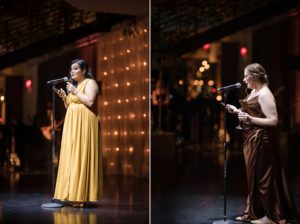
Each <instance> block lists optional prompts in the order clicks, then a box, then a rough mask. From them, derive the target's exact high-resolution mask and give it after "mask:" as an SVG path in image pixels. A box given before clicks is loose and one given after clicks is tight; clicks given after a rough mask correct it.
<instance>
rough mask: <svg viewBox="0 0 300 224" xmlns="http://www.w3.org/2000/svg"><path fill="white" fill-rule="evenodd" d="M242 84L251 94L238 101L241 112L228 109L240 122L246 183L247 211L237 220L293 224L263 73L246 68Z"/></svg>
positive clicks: (256, 67) (272, 104)
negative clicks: (289, 223)
mask: <svg viewBox="0 0 300 224" xmlns="http://www.w3.org/2000/svg"><path fill="white" fill-rule="evenodd" d="M243 81H244V82H245V83H246V85H247V88H249V89H252V91H251V93H250V94H249V95H248V96H247V97H246V98H245V99H244V100H240V103H241V109H237V108H236V107H235V106H233V105H229V104H228V105H227V110H228V111H229V113H235V114H238V118H239V120H240V121H241V122H242V126H243V140H244V144H243V153H244V158H245V162H246V172H247V183H248V198H247V207H246V210H245V213H244V214H243V215H241V216H238V217H237V218H236V220H239V221H251V223H256V224H267V223H268V224H273V223H280V224H281V223H286V221H290V222H295V218H297V217H298V214H297V211H296V207H295V204H294V202H293V199H292V196H291V193H290V190H289V186H288V182H287V175H286V165H285V161H284V160H285V158H286V157H285V156H284V154H283V153H282V152H280V150H279V147H277V143H276V137H275V128H276V126H277V123H278V115H277V109H276V102H275V99H274V96H273V94H272V93H271V91H270V89H269V88H268V78H267V74H266V72H265V69H264V68H263V67H262V66H261V65H260V64H257V63H254V64H250V65H248V66H247V67H246V68H245V70H244V79H243Z"/></svg>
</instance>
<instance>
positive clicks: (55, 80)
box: [47, 76, 69, 84]
mask: <svg viewBox="0 0 300 224" xmlns="http://www.w3.org/2000/svg"><path fill="white" fill-rule="evenodd" d="M67 81H69V78H68V77H67V76H66V77H63V78H60V79H53V80H49V81H47V84H57V83H60V82H67Z"/></svg>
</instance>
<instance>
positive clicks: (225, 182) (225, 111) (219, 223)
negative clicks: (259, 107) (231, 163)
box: [213, 89, 234, 224]
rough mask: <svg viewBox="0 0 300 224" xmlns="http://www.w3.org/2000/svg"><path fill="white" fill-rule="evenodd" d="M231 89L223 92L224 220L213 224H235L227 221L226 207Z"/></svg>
mask: <svg viewBox="0 0 300 224" xmlns="http://www.w3.org/2000/svg"><path fill="white" fill-rule="evenodd" d="M228 90H229V89H225V90H223V99H224V125H223V127H224V179H223V184H224V185H223V190H224V216H223V220H217V221H214V222H213V224H233V223H234V222H233V221H230V220H227V214H226V212H227V211H226V207H227V206H226V205H227V145H226V114H227V110H226V105H227V92H228Z"/></svg>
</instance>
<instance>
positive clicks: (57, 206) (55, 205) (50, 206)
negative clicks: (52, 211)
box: [41, 202, 64, 208]
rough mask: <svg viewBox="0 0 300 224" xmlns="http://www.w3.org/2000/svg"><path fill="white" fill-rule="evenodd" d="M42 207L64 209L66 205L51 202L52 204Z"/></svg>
mask: <svg viewBox="0 0 300 224" xmlns="http://www.w3.org/2000/svg"><path fill="white" fill-rule="evenodd" d="M41 207H42V208H62V207H64V205H63V204H60V203H54V202H51V203H45V204H42V205H41Z"/></svg>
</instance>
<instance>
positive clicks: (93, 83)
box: [86, 79, 99, 92]
mask: <svg viewBox="0 0 300 224" xmlns="http://www.w3.org/2000/svg"><path fill="white" fill-rule="evenodd" d="M86 85H87V87H88V88H91V89H93V90H96V91H97V92H98V91H99V87H98V83H97V82H96V81H95V80H94V79H88V81H87V83H86Z"/></svg>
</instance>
